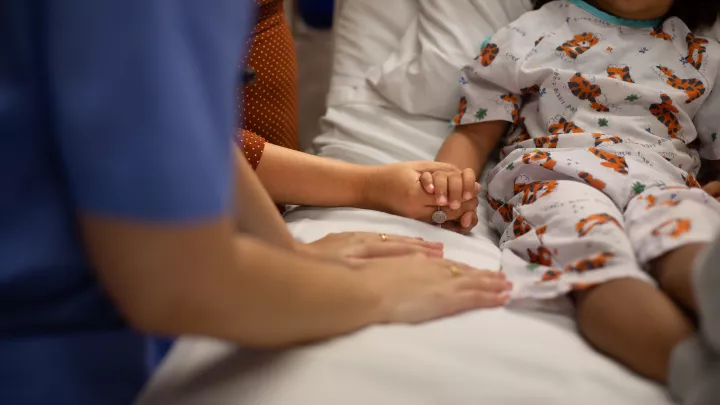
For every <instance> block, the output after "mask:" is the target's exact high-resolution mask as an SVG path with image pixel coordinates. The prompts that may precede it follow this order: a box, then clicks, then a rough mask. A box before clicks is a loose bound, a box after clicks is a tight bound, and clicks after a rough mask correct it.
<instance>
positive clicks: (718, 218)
mask: <svg viewBox="0 0 720 405" xmlns="http://www.w3.org/2000/svg"><path fill="white" fill-rule="evenodd" d="M648 201H651V202H652V203H648ZM625 221H626V224H627V230H628V235H629V237H630V240H631V241H632V242H633V244H634V245H635V246H636V252H637V256H638V259H639V260H640V262H641V263H645V264H647V265H648V270H649V271H650V274H651V275H652V276H653V277H655V279H656V280H657V281H658V284H659V285H660V288H661V289H662V290H663V291H664V292H665V293H666V294H668V295H669V296H670V298H672V299H673V300H674V301H675V302H676V303H677V304H678V305H680V306H682V307H684V308H685V309H687V310H690V311H692V312H693V313H697V310H698V303H697V299H696V296H695V290H694V287H693V281H692V278H693V269H694V268H695V266H696V264H697V263H696V262H697V259H698V257H699V255H700V253H701V252H702V251H703V249H704V248H705V247H706V246H707V244H708V243H709V242H711V241H712V240H713V239H714V237H715V235H716V234H718V231H720V203H718V202H717V201H716V200H715V199H714V198H712V197H710V196H709V195H708V194H706V193H705V192H704V191H703V190H701V189H698V188H685V187H680V188H678V187H666V188H658V189H650V190H648V191H647V192H646V193H644V194H642V195H641V196H639V197H638V198H635V199H633V200H632V201H630V204H629V205H628V208H627V210H626V212H625Z"/></svg>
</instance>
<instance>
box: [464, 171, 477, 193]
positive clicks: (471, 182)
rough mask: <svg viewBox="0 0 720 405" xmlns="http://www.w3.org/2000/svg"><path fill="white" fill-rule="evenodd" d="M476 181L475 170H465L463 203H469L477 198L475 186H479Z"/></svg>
mask: <svg viewBox="0 0 720 405" xmlns="http://www.w3.org/2000/svg"><path fill="white" fill-rule="evenodd" d="M476 180H477V178H476V176H475V171H474V170H473V169H465V170H463V171H462V183H463V188H462V189H463V196H462V200H463V201H467V200H470V199H472V198H473V197H477V191H475V190H476V188H475V184H477V183H476Z"/></svg>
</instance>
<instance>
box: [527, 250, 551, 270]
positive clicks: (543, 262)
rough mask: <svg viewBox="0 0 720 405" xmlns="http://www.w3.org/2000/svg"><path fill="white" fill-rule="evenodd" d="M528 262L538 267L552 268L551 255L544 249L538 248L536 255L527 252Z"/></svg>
mask: <svg viewBox="0 0 720 405" xmlns="http://www.w3.org/2000/svg"><path fill="white" fill-rule="evenodd" d="M527 253H528V257H529V260H528V261H529V262H530V263H533V264H539V265H540V266H552V254H551V253H550V251H549V250H548V249H547V248H546V247H540V248H538V250H537V253H535V252H533V251H532V250H530V249H528V250H527Z"/></svg>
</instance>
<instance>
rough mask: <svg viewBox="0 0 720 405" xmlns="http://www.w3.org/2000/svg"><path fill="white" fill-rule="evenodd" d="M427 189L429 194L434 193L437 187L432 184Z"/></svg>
mask: <svg viewBox="0 0 720 405" xmlns="http://www.w3.org/2000/svg"><path fill="white" fill-rule="evenodd" d="M427 189H428V191H429V192H431V193H432V192H433V191H435V186H434V185H432V184H428V186H427Z"/></svg>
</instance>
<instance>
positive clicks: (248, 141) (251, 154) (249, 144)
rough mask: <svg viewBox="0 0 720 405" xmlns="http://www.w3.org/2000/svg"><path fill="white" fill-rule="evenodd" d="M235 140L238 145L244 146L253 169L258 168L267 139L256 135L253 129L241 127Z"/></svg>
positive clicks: (246, 156)
mask: <svg viewBox="0 0 720 405" xmlns="http://www.w3.org/2000/svg"><path fill="white" fill-rule="evenodd" d="M235 141H236V143H237V145H238V146H239V147H240V148H242V151H243V153H244V154H245V158H246V159H247V161H248V163H250V166H252V168H253V170H255V169H257V167H258V165H259V164H260V158H262V154H263V151H264V150H265V139H263V137H261V136H257V135H255V134H254V133H253V132H252V131H248V130H247V129H241V130H238V132H237V134H236V135H235Z"/></svg>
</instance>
